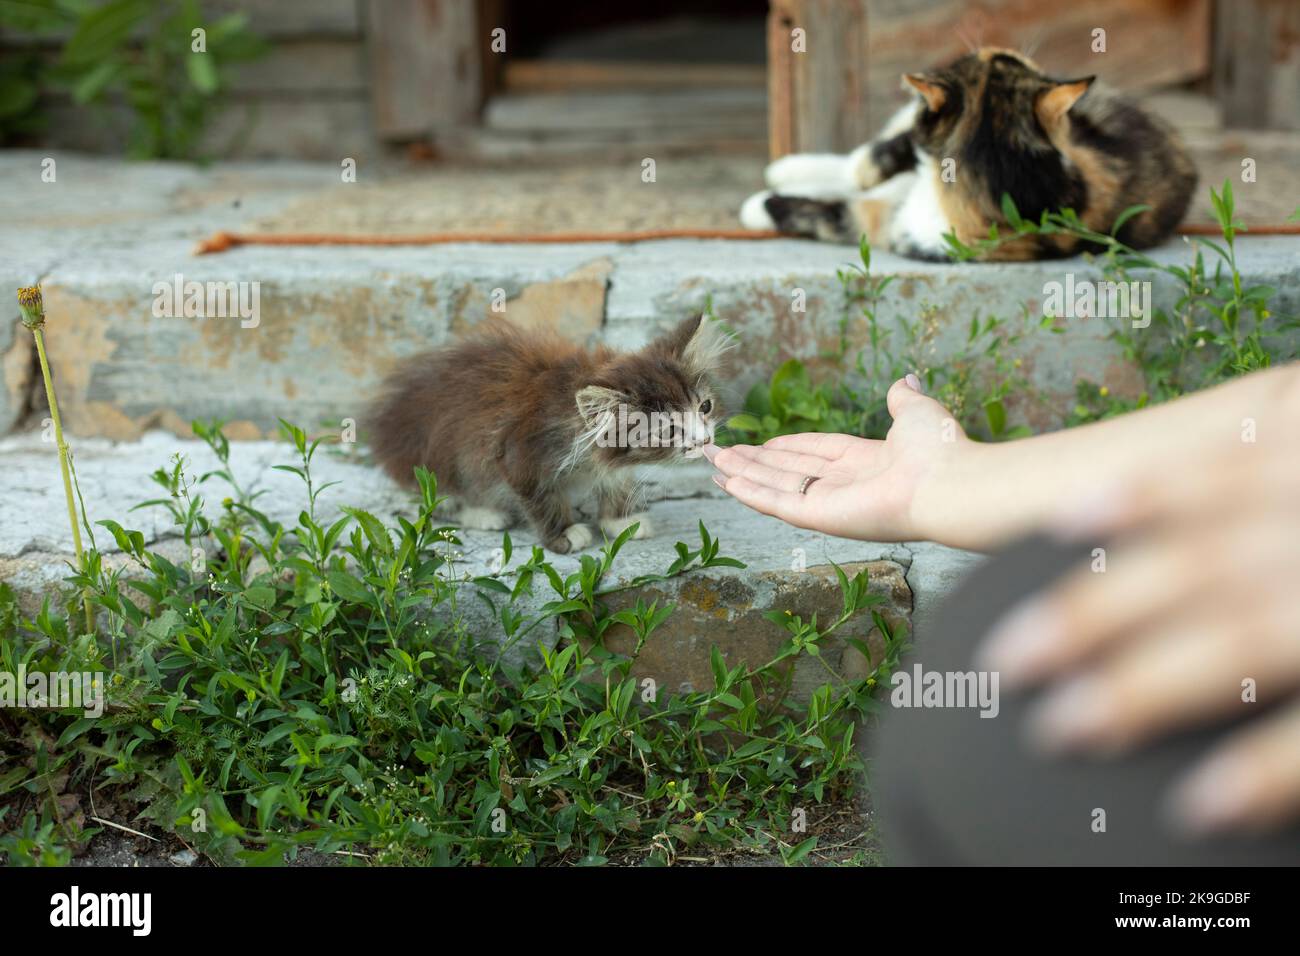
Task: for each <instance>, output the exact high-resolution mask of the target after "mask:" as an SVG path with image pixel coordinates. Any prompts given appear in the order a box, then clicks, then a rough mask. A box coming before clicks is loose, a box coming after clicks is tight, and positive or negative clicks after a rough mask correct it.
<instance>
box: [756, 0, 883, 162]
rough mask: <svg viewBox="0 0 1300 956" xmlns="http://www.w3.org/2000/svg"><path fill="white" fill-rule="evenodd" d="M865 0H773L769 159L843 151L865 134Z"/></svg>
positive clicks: (769, 31) (868, 132)
mask: <svg viewBox="0 0 1300 956" xmlns="http://www.w3.org/2000/svg"><path fill="white" fill-rule="evenodd" d="M867 6H868V2H867V0H772V4H771V7H770V8H769V10H768V19H767V52H768V141H769V144H770V152H771V154H772V157H773V158H776V157H778V156H784V155H785V154H786V153H792V152H824V151H836V152H844V151H847V150H850V149H852V148H853V147H855V146H858V145H860V144H861V143H863V142H865V141H866V140H867V139H868V137H869V136H870V135H871V132H872V129H871V122H870V117H869V116H868V115H867V108H866V106H867V65H868V64H867Z"/></svg>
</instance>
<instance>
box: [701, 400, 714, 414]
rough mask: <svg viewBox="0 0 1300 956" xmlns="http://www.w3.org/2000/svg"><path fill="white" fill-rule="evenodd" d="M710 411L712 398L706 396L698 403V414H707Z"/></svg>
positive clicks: (711, 409)
mask: <svg viewBox="0 0 1300 956" xmlns="http://www.w3.org/2000/svg"><path fill="white" fill-rule="evenodd" d="M711 411H713V399H711V398H706V399H705V400H704V401H702V402H701V403H700V414H701V415H707V414H709V412H711Z"/></svg>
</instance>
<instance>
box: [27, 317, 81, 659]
mask: <svg viewBox="0 0 1300 956" xmlns="http://www.w3.org/2000/svg"><path fill="white" fill-rule="evenodd" d="M32 336H33V337H34V338H35V339H36V354H37V355H38V356H39V357H40V360H41V377H42V378H43V379H44V380H45V398H46V400H47V401H48V402H49V403H50V419H51V420H52V421H53V422H54V440H55V442H56V443H57V444H58V446H59V471H60V472H62V473H63V496H64V498H66V499H67V501H68V524H69V525H70V526H71V528H72V546H73V548H74V549H75V550H76V552H77V569H78V570H79V571H84V570H85V560H84V558H83V556H82V551H81V529H80V526H79V525H78V523H77V505H76V501H75V499H74V498H73V497H72V476H71V474H70V473H69V471H68V443H67V442H66V441H64V440H63V424H62V422H60V421H59V400H58V399H57V398H55V396H54V380H53V379H52V378H51V377H50V363H49V361H48V360H47V359H46V358H45V337H44V335H42V334H41V330H40V329H39V328H35V329H32ZM81 603H82V607H84V608H85V611H86V633H87V634H93V633H95V615H94V614H93V613H92V612H91V609H90V595H89V594H87V593H86V592H85V591H82V594H81Z"/></svg>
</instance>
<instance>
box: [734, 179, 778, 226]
mask: <svg viewBox="0 0 1300 956" xmlns="http://www.w3.org/2000/svg"><path fill="white" fill-rule="evenodd" d="M771 195H772V193H771V192H770V191H768V190H766V189H764V190H763V191H762V192H761V193H754V195H752V196H750V197H749V198H748V199H746V200H745V203H744V205H742V206H741V207H740V224H741V225H742V226H744V227H745V228H746V229H762V230H768V229H775V228H776V223H775V222H774V221H773V220H772V217H771V216H770V215H768V212H767V200H768V199H769V198H770V197H771Z"/></svg>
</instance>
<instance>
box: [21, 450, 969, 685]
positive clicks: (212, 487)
mask: <svg viewBox="0 0 1300 956" xmlns="http://www.w3.org/2000/svg"><path fill="white" fill-rule="evenodd" d="M346 447H348V446H341V445H336V446H328V445H327V446H323V449H322V451H321V452H320V453H318V455H317V457H316V460H315V463H314V471H315V477H316V478H317V479H318V480H319V481H321V482H325V481H339V482H341V484H339V485H338V486H336V487H334V488H332V489H330V490H328V491H327V492H326V493H325V495H324V496H323V497H322V498H321V499H320V502H319V505H320V509H321V511H320V513H321V514H322V515H323V516H324V517H325V518H326V519H327V520H328V519H329V518H331V517H334V516H337V514H338V512H337V508H338V507H339V506H340V505H351V506H355V507H361V508H364V509H366V510H367V511H370V512H371V513H373V514H375V515H378V516H380V517H381V518H383V519H385V520H389V521H390V523H395V522H392V521H391V519H392V516H394V515H398V514H406V515H408V516H409V515H410V514H411V511H412V510H413V509H412V504H413V501H412V498H411V496H410V495H409V494H408V493H407V492H406V491H404V490H402V489H400V488H398V487H397V486H395V485H394V484H393V483H392V482H390V481H389V480H388V479H387V478H386V477H385V476H384V475H383V474H382V473H381V472H379V471H378V470H377V469H375V468H373V467H371V466H369V465H368V464H366V463H365V462H364V461H362V460H360V457H361V456H360V455H357V454H345V453H343V451H342V450H341V449H343V448H346ZM352 447H353V451H355V446H352ZM72 450H73V454H74V462H75V465H76V472H77V476H78V481H79V484H80V487H81V491H82V495H83V497H84V499H85V504H86V508H87V511H88V516H89V520H90V521H91V522H92V526H93V522H95V521H98V520H101V519H105V518H111V519H113V520H116V521H118V522H119V523H121V524H122V525H123V526H125V527H128V528H131V529H135V530H139V531H141V532H142V533H143V534H144V536H145V539H146V540H147V541H148V542H149V546H150V548H151V549H153V550H156V551H158V552H160V553H162V554H164V555H165V556H167V557H168V558H169V559H170V560H173V561H177V562H180V561H188V559H189V555H188V554H187V553H186V552H185V546H184V543H183V542H182V541H181V540H180V538H179V536H178V529H176V528H175V527H173V526H171V524H170V518H169V516H168V515H167V514H166V513H165V512H164V511H163V510H162V509H161V508H150V509H146V510H141V511H135V512H132V511H130V509H131V508H132V507H133V506H134V505H135V504H137V503H139V502H140V501H143V500H146V499H149V498H153V497H157V496H158V491H159V490H160V489H157V487H156V486H154V485H153V484H152V483H151V482H150V481H149V478H148V476H149V474H150V473H151V472H152V471H153V470H154V469H156V468H159V467H167V466H168V465H169V462H170V461H171V459H172V456H173V455H177V454H179V455H182V456H183V457H184V458H185V460H186V462H187V465H186V469H187V472H188V473H191V474H193V475H196V476H197V475H199V474H203V473H204V472H206V471H207V470H209V469H210V468H212V467H213V466H215V465H216V464H217V461H216V459H215V457H214V456H213V455H212V453H211V451H210V450H209V449H208V448H207V446H206V445H203V444H202V443H200V442H197V441H193V440H190V441H182V440H178V439H176V438H175V437H174V436H172V435H170V434H168V433H165V432H162V431H151V432H149V433H147V434H146V435H144V436H143V437H142V438H140V439H138V440H136V441H133V442H129V443H122V442H113V441H109V440H106V439H97V438H92V439H77V440H75V441H74V443H73V449H72ZM231 460H232V470H233V472H234V474H235V476H236V477H237V478H238V479H239V480H240V482H241V484H244V485H245V487H246V488H247V489H248V490H250V491H265V492H266V494H265V495H263V496H262V497H261V498H259V500H258V506H259V507H261V508H262V509H263V510H264V511H265V512H266V513H267V514H268V515H270V516H271V517H272V518H275V519H276V520H279V521H281V522H284V523H285V524H286V525H293V524H295V523H296V521H297V514H298V512H299V511H300V510H301V509H302V508H303V507H304V504H305V499H304V492H303V489H302V485H301V483H300V482H299V480H298V479H297V478H296V477H295V476H293V475H290V474H288V473H286V472H282V471H277V470H275V469H274V468H273V467H272V466H274V465H276V464H287V463H291V462H292V461H293V460H294V456H293V454H292V452H291V450H290V449H289V447H288V446H287V445H285V444H283V443H279V442H267V441H247V442H235V443H232V445H231ZM0 470H3V472H4V474H5V476H6V494H5V495H4V496H3V498H0V581H4V582H6V583H8V584H9V585H10V586H11V587H12V588H14V589H15V591H16V592H17V594H18V597H19V601H20V604H21V606H22V607H23V608H24V609H25V611H26V612H27V613H29V614H31V613H34V612H35V611H36V610H38V609H39V606H40V603H41V600H42V599H43V598H44V596H45V595H47V594H51V593H54V592H56V591H57V590H58V588H59V587H60V586H61V581H62V579H63V577H64V576H65V575H66V574H67V573H68V568H67V565H68V562H69V561H71V560H72V541H71V535H70V532H69V530H68V527H67V520H66V510H65V507H64V504H63V497H62V495H63V491H62V486H61V483H60V481H59V472H58V459H57V454H56V452H55V449H54V446H53V444H52V443H51V442H47V441H42V440H41V435H40V434H39V433H24V434H20V435H13V436H10V437H8V438H4V439H0ZM709 474H710V469H709V467H708V466H707V465H704V464H692V465H688V466H683V467H677V468H671V467H667V466H660V467H656V468H651V469H647V471H646V472H645V474H644V477H645V478H646V488H647V494H648V497H649V499H650V501H651V503H650V505H649V513H650V516H651V519H652V521H653V523H654V525H655V528H656V534H655V536H654V537H652V538H649V539H646V540H639V541H629V542H628V543H627V544H626V545H625V546H624V548H623V551H622V553H621V554H620V555H619V557H618V559H617V561H616V563H615V565H614V569H613V572H612V574H613V578H612V579H611V580H608V581H607V582H606V583H607V585H611V586H612V585H620V584H625V583H627V582H630V581H632V580H633V579H635V578H637V577H640V576H642V575H648V574H658V573H662V572H663V571H664V570H666V569H667V567H668V565H669V564H671V563H672V561H673V560H674V558H675V557H676V554H675V551H674V545H675V543H676V542H678V541H681V542H683V543H685V544H687V545H688V546H690V547H691V548H695V547H698V545H699V532H698V525H699V523H700V522H703V523H704V525H705V527H706V528H707V529H708V530H709V533H710V534H711V535H712V536H713V537H714V538H715V539H717V540H719V541H720V545H721V548H720V553H721V554H722V555H725V556H728V557H733V558H736V559H738V560H740V561H742V562H744V563H745V564H746V567H745V568H744V569H743V570H742V569H731V568H714V569H709V570H706V571H700V572H692V573H689V574H686V575H684V576H681V577H679V578H675V579H673V580H671V581H667V582H662V583H655V584H649V585H642V586H639V587H637V588H634V589H630V590H628V591H627V592H624V593H623V594H621V595H619V596H618V597H617V598H614V599H611V602H610V603H611V607H614V608H617V607H621V606H623V604H624V603H635V601H636V599H637V598H643V599H644V600H646V601H647V602H649V601H653V600H657V601H659V602H660V605H661V606H662V605H664V604H665V603H670V602H671V603H674V604H676V606H677V610H676V612H675V613H674V614H673V615H672V617H670V618H669V619H668V621H667V622H666V623H665V624H664V625H663V626H662V627H661V628H660V629H659V630H658V631H656V632H655V633H654V635H653V636H652V639H651V641H650V642H649V643H648V644H647V646H646V647H645V648H644V649H643V651H642V653H641V655H640V657H639V658H638V665H637V668H636V670H634V673H635V674H637V676H639V677H650V678H653V679H654V680H655V682H656V684H657V685H658V686H659V687H661V688H671V689H679V688H689V687H694V688H697V689H699V688H702V687H707V686H711V681H712V677H711V668H710V654H711V649H712V647H713V646H714V645H715V644H716V645H717V646H718V647H719V649H720V650H721V651H722V652H723V655H724V657H725V659H726V660H727V661H728V664H729V666H735V665H736V664H737V663H739V662H740V661H747V662H749V663H750V664H753V665H757V664H760V663H763V662H765V661H767V660H770V659H771V658H772V657H774V656H775V654H776V651H777V648H779V647H780V645H781V644H782V643H783V642H784V641H785V640H787V639H788V634H787V632H786V631H784V629H782V628H780V627H778V626H776V625H775V624H772V623H771V622H769V621H766V620H764V618H763V615H764V614H765V613H766V612H768V611H771V610H780V611H790V612H791V613H793V614H796V615H800V616H802V617H803V618H804V619H805V620H807V619H809V618H810V617H811V615H812V614H814V613H817V615H818V620H819V621H822V622H826V621H828V620H832V619H834V617H836V616H838V614H839V611H840V608H841V598H840V591H839V586H838V584H837V580H836V577H835V574H834V570H833V568H832V566H831V563H832V562H834V563H836V564H839V565H841V566H842V567H843V568H844V570H845V571H846V572H847V573H849V574H850V576H851V575H852V574H854V573H856V572H857V571H859V570H862V569H864V568H865V569H866V570H867V571H868V574H869V581H870V584H871V590H872V592H873V593H875V594H878V595H879V596H880V597H882V598H883V603H882V604H881V605H880V606H879V608H878V609H879V610H881V611H882V613H883V614H884V615H885V616H886V618H887V619H889V620H890V621H891V622H892V623H894V624H896V625H907V626H909V627H910V628H912V629H914V630H915V631H916V632H917V634H918V639H919V640H924V632H925V626H926V621H927V620H929V618H930V615H931V613H932V611H933V608H934V607H935V605H936V602H938V601H939V600H941V598H942V596H943V594H945V593H946V592H947V591H948V590H950V589H951V587H952V586H953V584H954V583H955V581H956V580H957V579H959V578H960V576H961V575H962V573H963V572H964V571H965V569H966V568H968V567H970V566H971V565H972V564H973V563H974V562H975V561H978V560H979V557H978V556H977V555H974V554H971V553H969V552H963V551H955V550H952V549H948V548H942V547H939V546H936V545H933V544H927V543H910V544H890V543H873V542H860V541H847V540H843V539H839V538H832V537H828V536H826V535H822V534H818V533H816V532H811V531H805V530H801V529H798V528H792V527H790V526H788V525H785V524H783V523H781V522H779V521H776V520H774V519H771V518H767V517H765V516H762V515H759V514H756V513H754V512H752V511H749V510H748V509H746V508H744V507H742V506H741V505H739V504H737V503H736V502H734V501H732V500H731V499H729V498H726V497H725V496H724V495H723V494H722V493H721V492H720V491H719V490H718V489H717V488H716V487H715V486H714V485H713V483H712V482H711V481H710V480H709V477H708V476H709ZM200 493H201V494H202V495H203V497H204V498H205V499H206V500H207V501H209V502H210V503H211V507H210V508H209V510H208V513H209V514H210V515H213V514H215V512H216V511H217V510H219V507H220V505H219V502H220V500H221V498H223V497H224V496H225V495H226V494H227V493H228V489H227V488H225V487H224V486H223V485H222V483H221V481H220V480H219V479H213V480H211V481H210V482H209V484H207V485H204V486H203V487H202V488H201V490H200ZM511 537H512V540H513V542H514V549H515V557H514V559H513V561H512V562H511V563H510V564H509V565H508V566H507V567H506V568H505V569H504V571H503V572H502V574H503V577H504V578H505V579H506V580H507V581H509V580H510V579H511V577H512V575H513V570H512V569H513V568H514V567H517V566H518V564H519V563H520V561H521V560H522V559H525V558H526V557H527V555H528V553H529V551H530V549H531V546H532V545H533V544H535V543H536V542H535V539H534V537H533V535H532V534H531V532H530V531H529V530H527V529H524V528H520V529H515V530H514V531H512V532H511ZM96 539H97V544H98V546H99V547H100V549H101V550H103V551H104V552H105V553H106V555H107V558H106V560H107V561H108V563H109V564H110V565H111V566H117V567H124V566H126V563H127V562H126V559H125V556H124V555H122V554H121V553H120V552H119V551H118V550H117V549H116V548H115V547H114V545H113V541H112V537H111V535H110V534H108V532H107V531H106V529H103V528H98V527H96ZM460 540H461V544H460V546H459V547H458V548H457V551H458V553H459V558H458V560H457V565H456V570H457V573H458V574H464V575H466V576H469V577H473V576H477V575H485V574H490V573H492V572H493V571H494V570H495V569H496V567H498V566H499V561H500V552H499V550H498V549H499V548H500V547H501V535H500V534H499V533H496V532H482V531H463V532H461V533H460ZM209 546H210V545H209ZM549 560H551V562H552V563H553V564H554V566H555V567H556V569H557V570H558V571H560V573H561V574H568V573H570V572H572V571H574V570H577V568H578V566H579V560H580V559H579V556H577V555H549ZM494 562H495V563H494ZM467 587H469V588H470V590H473V588H472V586H468V585H467ZM549 590H550V589H549V587H548V586H547V584H546V583H545V582H544V581H540V580H538V581H536V582H535V587H534V594H533V596H532V597H531V598H529V599H528V600H527V601H526V602H525V605H526V608H525V610H531V611H532V612H533V613H536V612H537V610H538V609H539V608H540V607H541V605H542V604H544V603H545V602H546V601H548V600H552V599H553V598H554V595H553V594H550V593H549ZM459 604H460V607H461V608H462V609H463V610H464V611H465V613H466V615H467V617H468V620H469V622H470V624H471V626H472V627H473V629H474V632H475V633H476V634H481V635H483V637H484V639H485V640H489V641H493V640H500V639H501V636H502V631H501V628H500V625H499V623H498V622H497V621H496V620H495V619H493V618H492V617H491V616H490V615H489V614H488V613H487V611H486V605H485V604H484V603H483V602H481V601H479V600H477V598H474V597H473V596H472V595H471V594H467V595H466V599H464V600H461V601H460V602H459ZM846 630H847V636H853V637H857V638H859V639H863V640H865V641H866V642H867V643H868V645H869V646H870V647H872V648H873V650H875V651H876V652H877V653H878V651H879V647H880V645H879V640H878V635H875V634H873V633H872V631H873V629H872V625H871V621H870V618H869V616H866V615H864V616H863V618H862V619H861V620H859V621H857V622H855V623H854V624H853V625H852V626H849V627H848V628H847V629H846ZM534 633H535V634H536V635H537V637H538V639H540V640H542V641H544V642H546V643H554V641H555V640H556V639H557V638H558V634H557V632H556V630H555V628H554V627H547V628H538V630H537V631H536V632H534ZM629 637H630V635H628V634H620V633H618V632H617V631H612V632H611V633H610V634H609V635H608V639H609V646H610V647H612V648H614V649H619V650H628V649H630V648H629V647H628V642H629ZM534 652H535V644H532V643H531V638H530V643H529V645H528V646H516V647H514V648H513V649H512V650H511V652H510V653H511V655H512V657H514V658H515V659H521V658H522V657H524V656H526V655H528V654H531V653H534ZM823 656H824V657H825V659H826V662H827V663H829V664H830V665H831V666H832V667H833V668H836V669H838V670H840V672H841V673H842V675H843V676H845V677H853V676H858V675H861V674H863V673H864V667H865V666H866V662H864V661H862V660H861V655H859V654H858V653H857V652H856V651H854V650H853V649H852V648H850V647H848V646H847V645H845V644H844V643H843V641H842V640H841V639H830V640H828V641H827V644H826V646H825V648H824V651H823ZM826 676H827V675H826V672H825V670H824V669H823V668H822V667H821V666H820V665H818V664H817V663H816V661H814V660H812V659H809V658H801V659H800V661H799V663H798V665H797V667H796V670H795V674H794V689H795V692H796V693H797V694H799V695H805V694H807V693H808V692H810V691H811V690H812V689H813V688H814V687H816V686H818V685H820V684H821V683H824V682H825V680H826Z"/></svg>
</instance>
